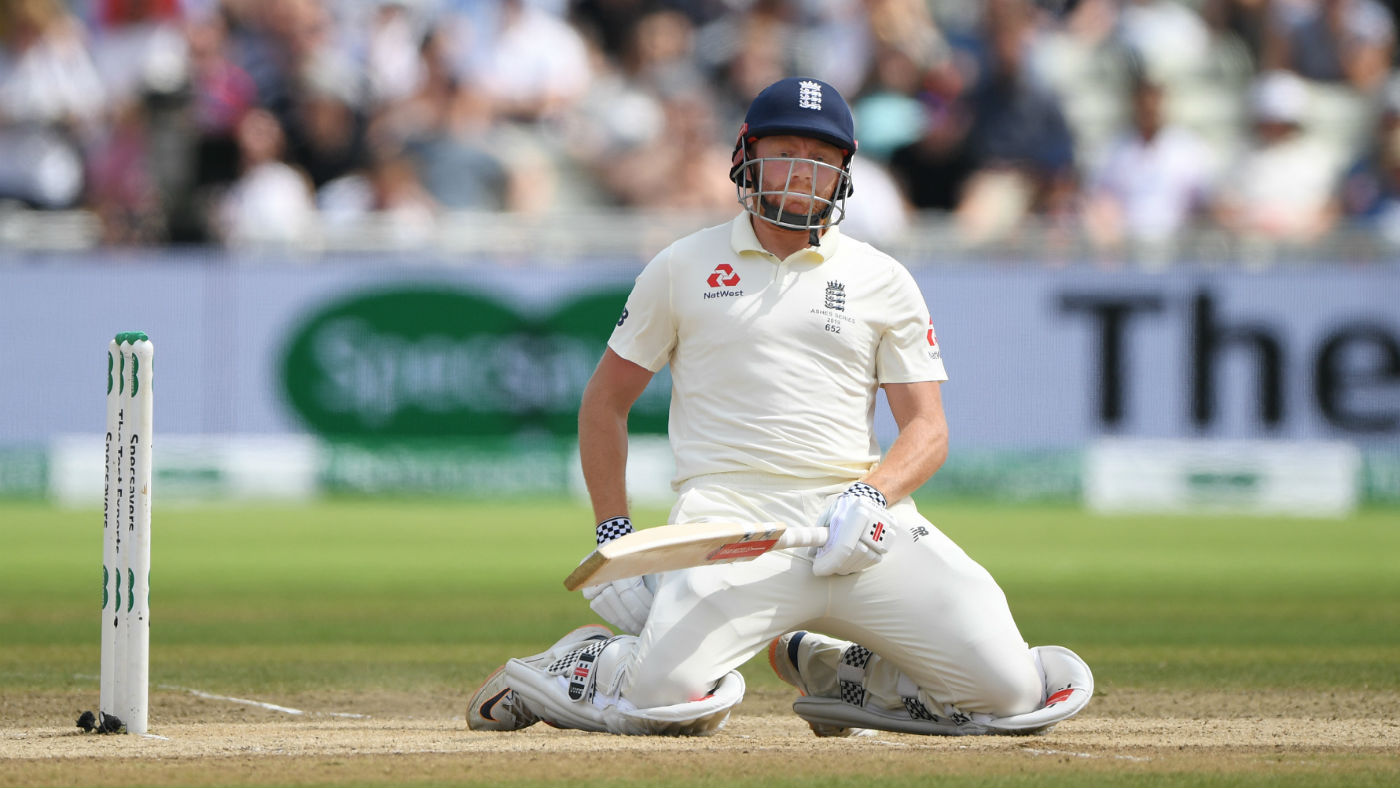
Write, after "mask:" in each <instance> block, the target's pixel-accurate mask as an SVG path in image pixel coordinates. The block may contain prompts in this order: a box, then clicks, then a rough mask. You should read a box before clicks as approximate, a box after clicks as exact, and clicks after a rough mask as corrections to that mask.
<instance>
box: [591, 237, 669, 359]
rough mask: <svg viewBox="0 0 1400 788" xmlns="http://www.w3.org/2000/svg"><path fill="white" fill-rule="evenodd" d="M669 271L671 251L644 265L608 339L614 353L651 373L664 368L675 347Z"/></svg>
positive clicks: (663, 252) (665, 251)
mask: <svg viewBox="0 0 1400 788" xmlns="http://www.w3.org/2000/svg"><path fill="white" fill-rule="evenodd" d="M670 268H671V267H670V249H666V250H664V251H662V252H661V254H658V255H657V256H656V257H655V258H653V259H652V261H651V262H650V263H647V266H646V268H643V269H642V272H641V273H640V274H638V275H637V281H636V283H635V284H634V285H633V286H632V292H631V294H630V295H628V296H627V305H626V306H625V307H623V309H622V314H621V315H620V316H619V317H618V320H617V327H616V328H614V329H613V332H612V336H611V337H610V338H609V339H608V347H610V348H612V351H613V352H614V353H616V354H618V355H619V356H621V357H623V358H625V359H627V360H628V361H631V362H632V363H633V364H637V365H639V366H642V367H646V368H647V369H648V370H651V371H652V372H656V371H658V370H660V369H661V368H662V367H664V366H666V363H667V362H668V361H669V360H670V358H671V351H672V350H674V349H675V346H676V320H675V313H674V312H673V311H672V309H671V270H670Z"/></svg>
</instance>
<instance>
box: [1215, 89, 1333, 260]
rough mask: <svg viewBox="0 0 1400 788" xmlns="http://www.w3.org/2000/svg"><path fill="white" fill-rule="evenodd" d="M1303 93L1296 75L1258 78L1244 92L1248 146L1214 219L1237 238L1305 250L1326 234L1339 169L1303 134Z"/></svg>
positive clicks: (1329, 153) (1224, 185) (1323, 147)
mask: <svg viewBox="0 0 1400 788" xmlns="http://www.w3.org/2000/svg"><path fill="white" fill-rule="evenodd" d="M1307 103H1308V88H1307V84H1306V83H1305V82H1303V81H1302V80H1301V79H1300V78H1299V77H1298V76H1297V75H1295V74H1292V73H1290V72H1286V71H1274V72H1269V73H1267V74H1263V75H1261V76H1260V77H1259V78H1258V80H1256V82H1255V84H1254V86H1253V88H1252V89H1251V92H1250V110H1251V113H1252V116H1253V120H1254V142H1253V144H1252V146H1251V147H1250V148H1249V149H1248V150H1247V151H1245V152H1244V154H1243V155H1242V156H1241V157H1240V158H1239V159H1238V160H1237V161H1235V162H1234V163H1233V165H1232V166H1230V167H1229V168H1227V170H1226V173H1225V177H1224V178H1222V180H1221V188H1220V191H1219V193H1218V199H1217V200H1216V202H1215V206H1214V212H1215V216H1216V218H1217V219H1218V221H1219V222H1220V224H1221V225H1222V226H1224V227H1225V228H1226V229H1228V230H1231V231H1233V232H1235V233H1239V234H1241V235H1244V236H1247V237H1251V238H1258V239H1262V240H1268V241H1281V242H1288V243H1307V242H1310V241H1313V240H1316V239H1317V238H1318V237H1320V236H1321V235H1323V234H1324V233H1326V232H1327V231H1328V230H1330V229H1331V228H1332V227H1333V225H1334V224H1335V222H1336V220H1337V216H1338V212H1339V202H1338V199H1337V194H1336V190H1337V185H1338V178H1339V174H1340V170H1341V162H1340V160H1339V158H1338V151H1337V149H1336V148H1335V147H1332V146H1329V145H1327V144H1325V143H1323V142H1321V141H1319V140H1317V139H1315V138H1313V137H1311V136H1309V135H1307V134H1305V133H1304V130H1303V126H1302V123H1303V119H1304V117H1305V115H1306V112H1307Z"/></svg>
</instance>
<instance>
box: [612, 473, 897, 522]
mask: <svg viewBox="0 0 1400 788" xmlns="http://www.w3.org/2000/svg"><path fill="white" fill-rule="evenodd" d="M842 494H843V495H858V496H860V497H862V498H869V499H870V500H872V501H874V502H875V503H877V504H879V506H880V508H881V509H884V508H885V507H886V506H888V505H889V504H886V503H885V494H884V493H882V492H880V491H879V490H877V489H875V488H874V487H871V486H870V485H868V484H866V483H865V482H856V483H855V484H852V485H851V486H850V487H847V488H846V492H844V493H842ZM629 527H630V523H629Z"/></svg>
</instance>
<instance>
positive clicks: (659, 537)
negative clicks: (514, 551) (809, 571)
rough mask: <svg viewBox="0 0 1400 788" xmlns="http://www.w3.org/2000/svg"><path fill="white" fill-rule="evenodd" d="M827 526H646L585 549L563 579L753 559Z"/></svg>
mask: <svg viewBox="0 0 1400 788" xmlns="http://www.w3.org/2000/svg"><path fill="white" fill-rule="evenodd" d="M826 533H827V532H826V529H825V528H806V527H790V526H788V525H787V524H786V523H686V524H682V525H664V526H660V527H658V528H647V529H645V530H642V531H636V532H634V533H630V534H628V535H626V536H623V537H620V538H618V539H614V540H612V541H611V542H608V543H607V544H604V545H601V546H600V547H599V548H598V549H597V550H594V551H593V552H592V553H589V554H588V557H587V558H584V559H583V563H581V564H579V565H578V568H577V569H575V570H574V571H573V572H572V573H570V574H569V576H568V577H567V578H566V579H565V580H564V587H565V588H567V589H569V590H570V591H574V590H577V589H579V588H582V587H583V586H591V585H599V584H601V583H610V582H612V581H614V580H622V579H624V578H628V577H637V576H638V575H649V574H654V573H657V572H669V571H672V570H674V569H687V568H690V567H695V566H708V565H710V564H729V563H734V562H736V561H751V560H753V559H755V558H757V557H759V556H760V555H763V554H764V553H767V552H769V551H770V550H781V549H785V548H789V547H810V546H813V545H819V544H823V543H824V542H826Z"/></svg>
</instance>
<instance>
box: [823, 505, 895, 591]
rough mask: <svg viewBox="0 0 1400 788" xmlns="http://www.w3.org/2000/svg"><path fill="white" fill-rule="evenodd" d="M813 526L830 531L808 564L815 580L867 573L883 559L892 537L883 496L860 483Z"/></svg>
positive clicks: (892, 522) (829, 508)
mask: <svg viewBox="0 0 1400 788" xmlns="http://www.w3.org/2000/svg"><path fill="white" fill-rule="evenodd" d="M817 524H818V525H824V526H826V527H827V528H828V529H830V531H831V534H830V535H829V536H828V537H827V539H826V544H824V545H822V546H821V547H819V548H817V558H816V560H815V561H814V562H813V563H812V572H813V574H816V575H818V576H824V575H849V574H854V573H856V572H861V571H864V570H866V569H869V568H870V567H872V566H874V565H876V564H878V563H880V559H882V558H884V557H885V553H886V552H888V551H889V549H890V542H891V541H893V540H894V536H895V529H894V521H893V520H892V519H891V518H890V513H889V511H887V510H886V509H885V496H884V495H883V494H881V492H880V491H879V490H877V489H875V488H874V487H871V486H870V485H868V484H865V483H864V482H856V483H855V484H853V485H851V486H850V489H848V490H846V491H845V492H843V493H841V495H840V496H838V497H837V498H836V500H835V501H832V502H831V505H830V506H828V507H826V511H825V512H823V513H822V516H821V520H820V521H818V523H817Z"/></svg>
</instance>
